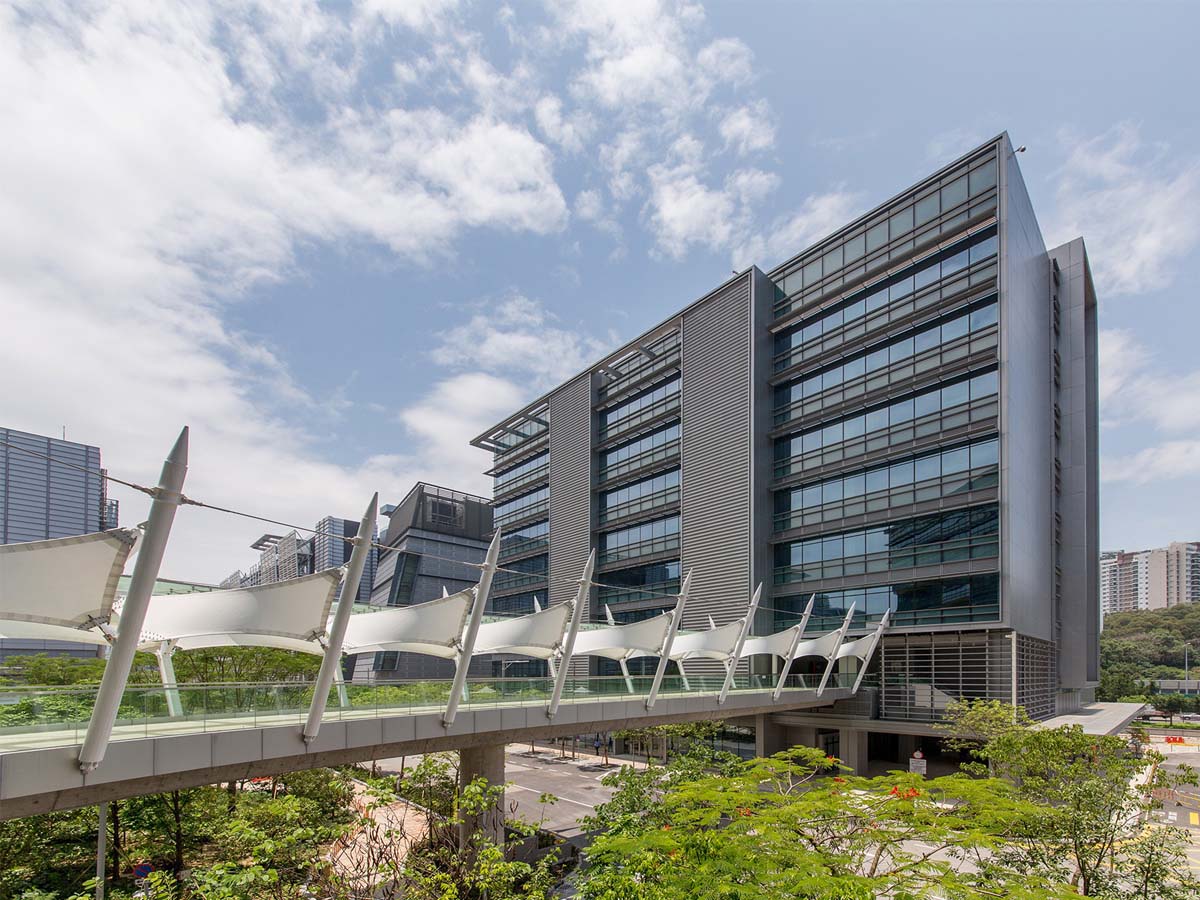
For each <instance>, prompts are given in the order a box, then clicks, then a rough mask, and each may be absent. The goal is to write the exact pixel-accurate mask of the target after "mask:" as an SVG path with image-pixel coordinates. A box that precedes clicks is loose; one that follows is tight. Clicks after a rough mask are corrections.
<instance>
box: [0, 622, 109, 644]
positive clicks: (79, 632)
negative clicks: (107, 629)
mask: <svg viewBox="0 0 1200 900" xmlns="http://www.w3.org/2000/svg"><path fill="white" fill-rule="evenodd" d="M0 640H13V641H73V642H74V643H76V644H96V645H97V646H104V645H105V644H107V643H108V639H107V638H105V637H104V635H103V634H101V633H100V632H99V631H97V630H96V629H94V628H87V629H83V628H67V627H65V626H63V625H47V624H46V623H45V622H4V621H0Z"/></svg>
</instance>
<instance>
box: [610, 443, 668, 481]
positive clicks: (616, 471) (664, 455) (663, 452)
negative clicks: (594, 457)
mask: <svg viewBox="0 0 1200 900" xmlns="http://www.w3.org/2000/svg"><path fill="white" fill-rule="evenodd" d="M678 457H679V440H678V438H676V439H674V440H672V441H669V442H668V443H666V444H663V445H662V446H661V447H654V448H652V449H650V450H643V451H642V452H641V453H639V454H638V455H637V456H631V457H629V458H628V459H624V460H622V461H621V462H619V463H615V464H614V465H610V466H606V467H604V468H602V469H601V471H600V480H601V481H602V482H608V481H613V480H614V479H616V478H619V477H621V476H622V475H627V474H629V473H630V472H636V471H638V470H639V469H642V468H645V467H646V466H651V465H654V464H655V463H659V462H666V461H667V460H675V459H678Z"/></svg>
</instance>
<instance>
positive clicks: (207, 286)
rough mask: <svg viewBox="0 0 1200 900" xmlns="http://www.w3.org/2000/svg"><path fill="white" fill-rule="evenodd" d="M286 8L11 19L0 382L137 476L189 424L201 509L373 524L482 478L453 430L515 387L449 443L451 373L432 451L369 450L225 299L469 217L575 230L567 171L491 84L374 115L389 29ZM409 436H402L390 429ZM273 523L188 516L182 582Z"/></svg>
mask: <svg viewBox="0 0 1200 900" xmlns="http://www.w3.org/2000/svg"><path fill="white" fill-rule="evenodd" d="M375 8H376V11H377V12H379V14H380V15H379V16H376V17H375V21H376V22H377V23H385V24H380V25H379V26H378V27H389V26H390V25H403V26H405V27H429V28H435V27H436V22H435V19H436V17H437V15H438V14H439V10H441V11H446V10H448V9H449V8H450V4H434V3H424V4H416V5H413V4H408V5H405V6H403V7H401V6H399V5H397V6H393V7H389V8H387V9H385V8H384V7H383V6H382V5H376V7H375ZM289 14H290V15H291V16H292V21H289V20H288V15H285V14H282V13H278V12H276V11H275V10H274V9H273V8H263V9H256V8H250V9H247V8H242V7H224V6H217V5H215V4H214V6H211V7H206V6H203V5H194V6H189V7H187V8H184V7H181V6H178V5H170V4H167V5H163V4H141V5H138V4H136V3H134V2H128V3H114V4H110V5H105V6H96V7H92V8H88V9H86V10H84V11H78V10H75V9H70V8H67V7H58V6H49V7H43V6H33V5H29V6H26V7H22V8H20V9H15V8H13V7H11V6H10V7H5V8H3V9H0V80H2V81H3V83H4V84H5V86H6V90H5V91H4V92H3V94H0V120H2V121H4V123H5V130H6V134H7V135H9V136H10V138H9V139H7V140H5V141H3V142H0V169H2V170H3V171H4V172H5V185H4V188H3V189H2V192H0V318H2V319H3V321H4V323H5V330H6V336H7V339H6V350H5V353H4V354H3V355H2V356H0V379H3V381H4V383H6V384H9V385H17V384H20V385H22V387H21V389H20V390H19V391H12V392H9V393H10V394H11V395H12V396H8V395H6V397H5V410H4V414H5V424H6V425H11V426H13V427H18V428H25V429H28V430H32V431H40V432H43V433H55V432H57V430H58V428H59V426H60V425H62V424H64V423H65V424H66V425H67V426H68V430H69V434H70V436H72V437H75V438H78V439H81V440H85V441H88V442H90V443H96V444H99V445H100V446H101V447H102V449H103V450H104V454H105V463H106V465H108V466H109V467H110V468H111V469H112V470H113V471H114V473H118V474H120V475H122V476H125V477H129V478H132V479H134V480H140V481H143V482H146V481H149V482H152V481H153V480H154V478H155V477H156V474H157V470H158V468H159V466H160V465H161V459H162V456H163V454H164V453H165V451H166V450H167V448H168V447H169V446H170V444H171V442H172V440H173V439H174V436H175V432H176V431H177V429H178V428H179V427H180V426H181V425H183V424H189V425H191V426H192V435H193V438H192V467H191V471H190V473H189V477H188V484H187V491H188V493H189V494H190V495H192V496H195V497H197V498H199V499H203V500H207V501H209V502H215V503H219V504H221V505H226V506H234V507H239V508H248V509H250V510H251V511H254V512H258V513H263V514H266V515H269V516H271V517H273V518H280V519H283V520H286V521H293V522H297V523H300V524H310V523H313V522H315V521H316V520H317V519H318V518H319V517H320V516H322V515H326V514H337V515H347V516H354V515H356V514H357V512H358V510H360V509H361V508H362V507H363V506H365V504H366V501H367V499H368V497H369V495H370V493H371V491H372V490H375V489H380V490H382V491H383V492H384V494H385V496H387V495H391V496H399V495H400V494H401V493H402V492H403V491H405V490H407V488H408V487H409V486H410V484H411V483H412V481H413V480H415V479H417V478H419V477H431V478H435V479H437V478H440V479H442V480H446V481H453V482H454V483H458V484H462V485H463V486H464V487H468V488H473V489H485V488H486V482H485V479H483V478H482V476H481V475H479V474H478V473H479V472H480V471H481V470H482V469H484V468H486V465H487V455H486V454H484V453H481V452H479V451H474V450H472V449H471V448H469V447H468V446H466V444H465V442H458V439H459V437H460V436H461V434H466V436H467V437H469V436H471V435H470V434H467V432H471V433H474V431H476V430H478V429H481V428H482V427H484V426H486V425H487V424H489V423H490V421H491V420H492V419H494V418H495V417H496V416H498V415H500V414H502V413H503V412H504V411H506V410H507V409H510V408H511V406H512V403H513V401H514V399H515V398H516V396H517V395H516V394H514V393H512V392H511V391H510V392H509V393H505V389H504V388H503V387H498V388H497V389H496V390H493V391H491V392H490V393H488V392H484V391H482V389H481V388H480V385H479V384H478V383H475V384H474V385H473V390H472V391H470V392H471V393H472V394H473V396H475V397H476V398H477V399H479V398H492V399H493V400H494V404H492V403H490V401H489V402H484V401H483V400H482V399H481V400H480V402H479V403H477V404H476V405H475V406H467V405H461V404H460V405H459V406H457V407H449V406H441V407H440V408H442V409H445V410H454V409H458V410H459V412H460V415H459V417H458V418H457V420H456V422H457V424H456V425H455V426H454V427H453V428H451V427H450V425H449V424H447V423H439V426H440V425H443V424H444V425H446V427H445V428H444V429H442V431H441V432H439V433H441V434H444V436H443V437H442V438H436V437H435V436H434V435H433V433H432V432H430V431H429V430H428V428H427V427H425V426H428V425H429V423H430V421H431V420H430V419H429V416H428V415H425V414H423V413H422V411H423V410H427V409H428V408H429V406H430V404H433V405H434V406H436V405H437V404H439V403H443V402H444V401H445V400H446V398H447V397H448V396H450V393H448V392H451V391H453V390H454V389H455V388H456V387H457V388H461V387H462V383H461V382H457V381H453V380H452V381H451V382H448V383H446V384H442V385H438V386H437V390H436V391H435V394H434V396H433V397H432V398H431V400H430V401H429V402H427V403H425V404H416V405H414V407H413V408H412V409H411V410H406V411H405V413H404V414H403V415H402V416H401V421H402V422H403V426H404V428H406V429H407V430H408V434H409V435H410V436H411V437H412V438H413V439H414V443H413V445H412V446H411V447H409V448H407V449H406V450H405V451H404V452H402V453H397V454H388V455H372V454H371V453H370V451H369V450H367V449H366V448H363V447H360V446H357V445H350V444H347V443H346V441H345V439H343V438H339V435H338V431H337V429H336V428H334V427H332V426H333V425H334V423H335V422H336V420H337V418H338V417H339V416H341V415H344V414H345V412H346V410H347V408H348V407H347V401H346V398H345V394H344V391H343V389H334V390H333V391H332V392H331V393H330V394H329V395H328V396H314V395H313V394H312V392H311V391H309V390H308V389H307V388H306V387H305V386H304V385H303V384H301V383H300V382H299V381H298V380H297V379H296V378H295V377H294V375H293V374H292V373H291V372H289V370H288V369H287V367H286V366H285V365H284V364H283V363H282V362H281V360H280V358H279V356H278V355H277V354H276V353H275V352H274V351H273V350H272V349H271V348H269V347H267V346H264V345H263V344H262V343H261V342H259V341H257V340H255V339H252V338H251V337H249V336H247V335H244V334H240V333H238V332H237V331H235V330H234V329H232V328H230V327H229V325H228V324H227V317H226V304H227V303H228V302H229V301H230V300H231V299H238V298H241V297H243V296H245V294H246V292H247V290H248V289H249V288H252V287H254V286H255V285H258V284H261V283H262V282H263V281H271V280H276V281H277V280H283V279H287V278H290V277H292V276H293V275H294V270H295V269H296V260H295V254H296V251H297V247H298V246H299V244H300V243H301V242H310V241H312V242H323V243H345V242H354V241H365V242H369V243H373V244H378V245H382V246H384V247H386V248H388V249H389V250H390V251H391V252H392V253H393V254H395V255H396V256H398V257H400V258H401V259H405V260H408V261H411V262H416V263H421V262H424V261H426V260H430V259H433V258H436V257H441V256H444V255H446V254H448V253H450V252H452V250H453V248H454V240H455V239H456V237H458V236H459V235H461V234H462V233H463V232H464V231H466V230H467V229H471V228H494V229H501V230H517V231H528V232H533V233H538V234H541V233H546V232H552V231H555V230H558V229H560V228H562V227H563V226H564V224H565V222H566V203H565V201H564V199H563V197H562V194H561V192H560V190H559V188H558V185H557V184H556V182H555V179H554V174H553V158H552V156H551V154H550V151H549V150H548V149H547V148H546V147H545V146H544V145H543V144H541V143H540V142H539V141H537V140H536V139H535V138H534V137H533V136H532V135H531V134H530V133H529V131H528V130H527V128H526V127H525V126H524V125H523V124H521V123H520V122H519V121H509V120H507V119H505V118H503V117H502V116H501V115H500V112H502V111H503V110H502V109H501V108H500V107H499V106H498V105H496V104H493V105H492V106H491V107H488V106H486V104H485V101H486V98H485V97H483V96H481V95H480V93H479V92H478V91H476V92H474V93H469V96H471V97H473V98H474V99H473V101H472V102H470V103H467V104H466V105H462V106H460V107H458V108H456V109H454V110H453V111H450V112H448V111H446V110H445V109H422V108H402V107H397V106H389V105H386V102H385V105H384V106H382V107H376V106H371V105H370V104H369V101H367V100H364V99H363V98H362V95H361V94H360V92H356V91H353V90H351V89H350V87H351V86H352V85H353V83H354V80H355V79H356V78H357V73H358V67H359V66H360V65H362V64H363V63H362V60H363V59H364V58H365V57H366V56H368V55H369V54H370V53H371V52H372V50H373V48H374V47H375V42H376V41H377V40H378V39H379V37H380V36H379V34H378V33H376V32H372V31H370V30H369V27H368V25H367V24H364V21H363V20H358V21H356V22H355V23H354V28H351V27H350V25H349V24H348V23H346V22H342V21H338V20H334V19H332V18H331V17H329V16H327V15H326V14H324V13H322V12H321V11H320V9H319V8H318V7H317V6H316V4H315V3H309V4H302V5H300V6H297V7H295V8H294V9H292V10H291V12H290V13H289ZM243 51H244V52H243ZM314 59H315V60H317V61H322V60H329V61H331V63H330V70H329V71H328V72H325V73H324V74H321V73H319V72H317V71H316V70H317V69H318V68H321V64H318V63H317V62H313V60H314ZM337 60H343V61H344V64H339V63H338V62H337ZM480 73H481V76H482V77H483V78H484V80H486V77H487V75H488V72H487V71H485V70H482V69H481V70H480ZM289 90H303V92H304V94H305V97H306V102H307V103H309V104H311V105H310V107H309V108H307V109H306V110H305V112H304V114H303V115H301V114H300V113H299V112H298V111H297V110H296V109H295V108H294V107H293V106H290V105H288V104H285V103H283V102H280V101H279V100H278V99H277V98H276V96H275V94H276V93H278V95H284V94H286V93H287V92H288V91H289ZM464 90H468V91H469V85H468V86H467V87H466V88H464ZM312 105H315V106H312ZM314 113H319V115H314ZM17 135H19V138H18V139H14V138H13V137H12V136H17ZM463 377H464V378H465V377H466V375H464V376H463ZM468 387H472V385H470V383H469V382H468ZM460 433H461V434H460ZM403 437H404V430H403V429H402V428H401V426H400V425H397V426H396V433H395V435H394V436H386V435H381V436H380V437H379V440H380V442H381V443H382V442H384V441H388V440H389V439H391V440H396V441H400V440H402V439H403ZM456 442H458V443H456ZM114 494H115V496H117V497H118V499H120V500H121V501H122V504H123V518H124V520H125V521H127V522H136V521H138V520H139V519H140V518H142V517H143V516H144V515H145V509H146V505H145V502H144V501H145V498H144V497H143V496H142V495H140V494H135V493H131V492H128V491H126V490H124V489H115V490H114ZM262 527H263V526H262V525H261V524H255V523H251V522H244V521H241V520H236V519H229V518H228V517H222V516H218V515H217V514H215V513H211V512H205V511H201V510H196V509H188V510H184V511H181V513H180V515H179V516H178V518H177V524H176V529H175V535H174V538H173V540H172V542H171V547H170V550H169V553H168V557H167V562H166V571H167V572H169V573H170V574H171V575H173V576H176V577H184V578H205V579H216V578H219V577H221V576H222V575H224V574H225V573H227V572H228V571H231V570H232V569H234V568H236V567H238V566H241V565H245V564H246V563H247V562H249V561H250V560H251V559H252V556H251V554H250V552H249V551H248V550H247V547H246V545H247V544H248V543H249V541H250V539H252V538H253V537H254V536H255V534H256V533H258V532H259V531H261V530H262Z"/></svg>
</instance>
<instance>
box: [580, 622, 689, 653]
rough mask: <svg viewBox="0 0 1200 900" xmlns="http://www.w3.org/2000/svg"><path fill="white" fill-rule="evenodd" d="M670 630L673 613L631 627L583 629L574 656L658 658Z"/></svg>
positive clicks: (612, 626)
mask: <svg viewBox="0 0 1200 900" xmlns="http://www.w3.org/2000/svg"><path fill="white" fill-rule="evenodd" d="M670 627H671V614H670V613H663V614H662V615H659V616H654V617H653V618H650V619H643V620H642V621H640V622H632V623H630V624H628V625H602V626H600V627H599V628H589V629H587V630H586V631H584V630H581V631H580V632H579V635H578V637H576V638H575V653H576V654H578V655H582V656H603V657H605V658H606V659H617V660H620V659H632V658H633V657H635V656H645V655H649V656H657V655H658V653H659V651H660V650H662V645H663V641H664V640H665V639H666V636H667V629H668V628H670Z"/></svg>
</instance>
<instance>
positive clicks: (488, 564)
mask: <svg viewBox="0 0 1200 900" xmlns="http://www.w3.org/2000/svg"><path fill="white" fill-rule="evenodd" d="M500 532H501V529H499V528H497V529H496V533H495V534H494V535H492V543H491V544H490V545H489V546H488V550H487V556H486V557H485V558H484V561H483V570H482V571H481V572H480V573H479V584H478V585H477V586H476V588H475V605H474V606H473V607H472V608H471V618H470V619H468V620H467V630H466V631H465V632H464V633H463V637H462V641H461V643H460V645H459V649H458V654H457V656H458V658H457V660H456V661H455V667H454V684H452V685H451V686H450V699H449V700H447V701H446V712H445V714H444V715H443V716H442V724H443V725H444V726H445V727H447V728H449V727H450V726H451V725H453V724H454V717H455V716H457V715H458V703H459V701H460V700H461V699H462V695H463V690H464V689H465V688H466V685H467V670H468V669H470V668H471V657H472V656H473V655H474V653H475V638H476V637H478V636H479V623H480V622H482V621H483V609H484V607H485V606H487V601H488V594H489V593H491V590H492V577H493V576H494V575H495V574H496V561H497V559H498V558H499V557H500Z"/></svg>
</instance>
